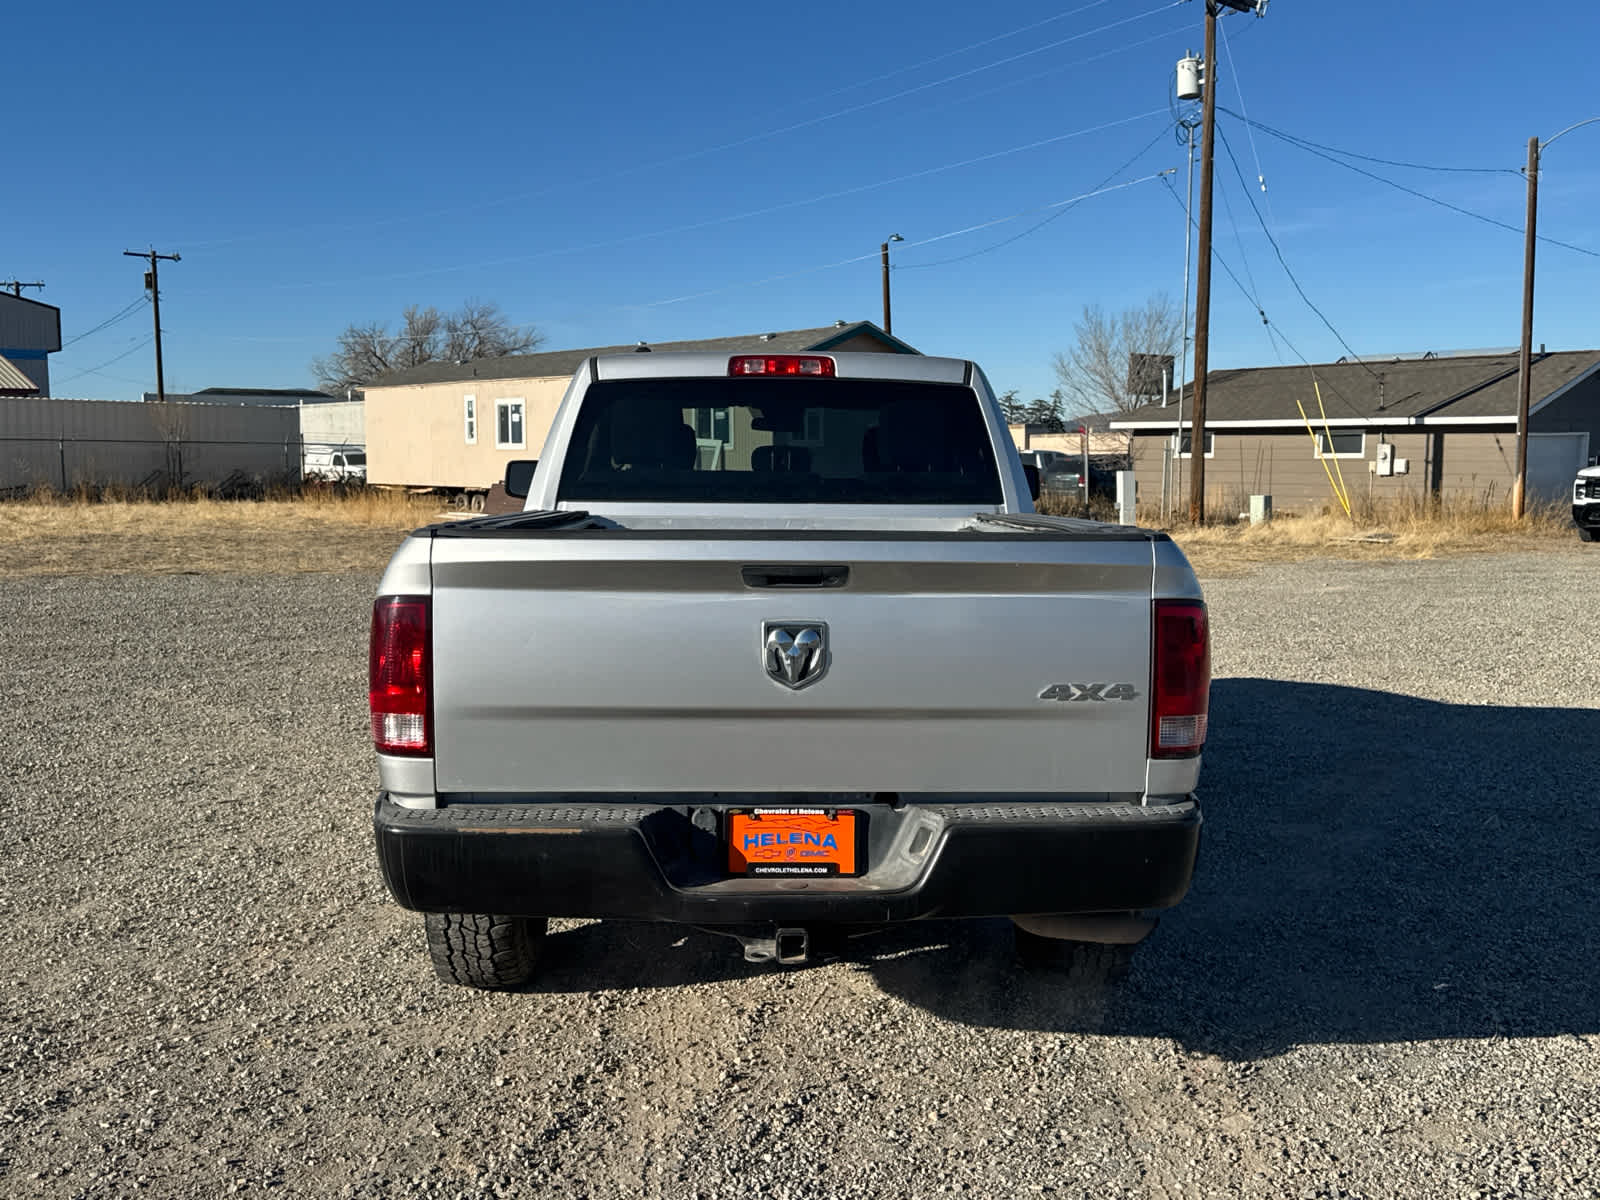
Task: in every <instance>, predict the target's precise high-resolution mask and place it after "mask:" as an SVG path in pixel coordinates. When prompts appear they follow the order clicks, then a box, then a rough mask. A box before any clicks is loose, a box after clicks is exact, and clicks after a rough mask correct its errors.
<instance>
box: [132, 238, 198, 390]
mask: <svg viewBox="0 0 1600 1200" xmlns="http://www.w3.org/2000/svg"><path fill="white" fill-rule="evenodd" d="M122 253H123V255H124V256H125V257H127V258H142V259H144V260H145V261H146V262H148V263H149V264H150V269H149V270H148V271H146V272H145V276H144V285H145V287H147V288H149V289H150V307H151V308H153V309H154V310H155V320H156V399H157V400H159V401H161V402H162V403H163V404H165V403H166V400H167V379H166V376H165V375H164V374H163V373H162V370H161V278H160V275H159V273H158V271H157V268H156V264H157V263H158V262H182V261H183V256H182V255H181V254H157V253H156V252H155V250H154V248H151V249H149V250H124V251H123V252H122Z"/></svg>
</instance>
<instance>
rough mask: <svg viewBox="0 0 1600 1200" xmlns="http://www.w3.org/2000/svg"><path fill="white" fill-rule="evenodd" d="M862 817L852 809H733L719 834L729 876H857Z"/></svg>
mask: <svg viewBox="0 0 1600 1200" xmlns="http://www.w3.org/2000/svg"><path fill="white" fill-rule="evenodd" d="M866 827H867V819H866V814H865V813H862V812H859V811H857V810H855V809H852V808H804V807H800V806H793V807H788V806H782V807H780V806H776V805H774V806H773V807H770V808H736V809H731V810H729V812H728V814H727V818H726V820H725V822H724V825H723V828H724V833H725V840H726V843H727V850H728V873H729V874H730V875H754V876H765V877H769V878H770V877H773V876H778V877H784V876H787V877H791V878H800V879H806V878H817V877H834V878H837V877H840V876H846V877H848V876H855V875H860V874H861V873H862V872H863V871H864V870H866V855H865V854H864V853H863V850H864V842H865V836H866Z"/></svg>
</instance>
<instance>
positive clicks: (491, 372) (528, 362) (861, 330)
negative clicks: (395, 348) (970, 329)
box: [367, 321, 921, 388]
mask: <svg viewBox="0 0 1600 1200" xmlns="http://www.w3.org/2000/svg"><path fill="white" fill-rule="evenodd" d="M862 334H865V335H866V336H868V337H872V338H876V339H877V340H878V341H880V342H882V343H883V349H884V350H885V352H887V353H890V354H919V353H921V351H919V350H917V349H915V348H914V347H912V346H910V345H909V344H907V343H906V342H902V341H901V340H900V339H899V338H897V337H895V336H894V335H893V334H888V333H885V332H884V331H883V330H881V329H879V328H878V327H877V326H876V325H874V324H873V323H872V322H871V321H854V322H847V321H840V322H838V323H837V324H834V325H823V326H819V327H818V328H816V329H787V330H784V331H782V332H779V333H750V334H744V335H742V336H740V337H721V338H702V339H699V340H697V341H690V342H652V343H648V344H649V346H650V348H651V349H652V350H726V351H728V352H729V353H736V352H738V351H740V350H765V351H772V352H775V353H779V354H792V353H796V352H799V351H802V350H818V351H820V350H826V349H828V348H829V347H830V346H836V345H838V344H839V343H841V342H846V341H849V340H850V339H851V338H853V337H858V336H860V335H862ZM638 348H639V347H638V345H637V344H635V345H632V346H591V347H589V348H588V349H584V350H553V351H551V352H549V353H548V354H511V355H507V356H506V357H504V358H480V359H475V360H473V361H472V362H467V363H453V362H431V363H423V364H422V365H421V366H420V367H408V368H406V369H405V370H401V371H390V372H389V373H388V374H387V375H380V376H379V377H378V378H377V379H375V380H373V381H372V382H371V383H370V384H368V385H367V386H368V387H369V388H372V387H405V386H408V385H415V384H426V383H452V382H455V381H457V380H462V381H465V380H470V379H542V378H550V377H554V376H561V375H571V374H572V373H573V372H574V371H576V370H577V369H578V366H579V365H580V364H581V363H582V362H583V361H584V359H586V358H591V357H593V356H595V355H598V354H627V353H629V352H630V351H634V350H637V349H638Z"/></svg>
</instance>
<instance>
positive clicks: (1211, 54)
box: [1189, 0, 1266, 525]
mask: <svg viewBox="0 0 1600 1200" xmlns="http://www.w3.org/2000/svg"><path fill="white" fill-rule="evenodd" d="M1224 8H1231V9H1232V10H1233V11H1234V12H1253V13H1255V14H1256V15H1258V16H1259V15H1261V14H1262V13H1263V12H1264V11H1265V9H1266V3H1265V0H1206V68H1205V70H1206V75H1205V89H1204V96H1203V100H1204V102H1203V104H1202V105H1201V109H1200V245H1199V251H1198V255H1197V259H1198V261H1197V268H1198V269H1197V270H1196V272H1195V286H1194V424H1193V426H1191V429H1190V433H1189V466H1190V468H1191V469H1190V472H1189V520H1190V521H1191V522H1192V523H1194V524H1196V525H1199V524H1201V523H1202V522H1204V521H1205V519H1206V371H1207V369H1208V368H1209V366H1210V363H1209V359H1210V356H1211V197H1212V187H1211V173H1212V172H1211V166H1212V156H1213V154H1214V152H1215V150H1216V140H1217V15H1218V14H1219V13H1220V12H1221V10H1222V9H1224Z"/></svg>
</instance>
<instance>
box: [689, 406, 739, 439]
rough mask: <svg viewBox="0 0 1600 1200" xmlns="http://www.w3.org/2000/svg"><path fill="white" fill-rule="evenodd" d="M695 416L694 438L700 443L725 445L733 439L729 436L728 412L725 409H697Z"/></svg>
mask: <svg viewBox="0 0 1600 1200" xmlns="http://www.w3.org/2000/svg"><path fill="white" fill-rule="evenodd" d="M692 412H693V414H694V436H695V437H696V438H698V439H699V440H700V441H705V442H722V443H723V444H724V445H726V444H728V443H729V442H731V441H732V440H733V439H732V438H731V437H730V436H729V435H728V410H727V409H725V408H696V409H693V410H692Z"/></svg>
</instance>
